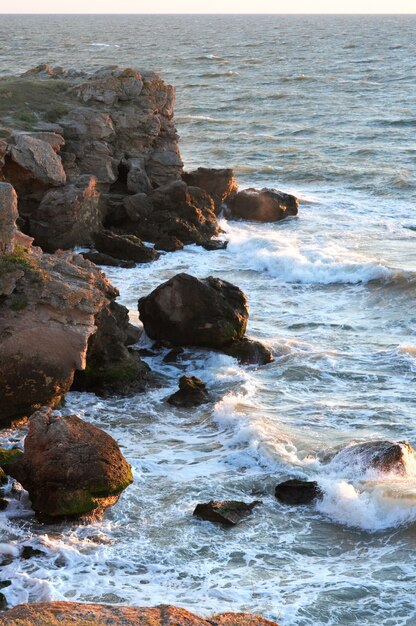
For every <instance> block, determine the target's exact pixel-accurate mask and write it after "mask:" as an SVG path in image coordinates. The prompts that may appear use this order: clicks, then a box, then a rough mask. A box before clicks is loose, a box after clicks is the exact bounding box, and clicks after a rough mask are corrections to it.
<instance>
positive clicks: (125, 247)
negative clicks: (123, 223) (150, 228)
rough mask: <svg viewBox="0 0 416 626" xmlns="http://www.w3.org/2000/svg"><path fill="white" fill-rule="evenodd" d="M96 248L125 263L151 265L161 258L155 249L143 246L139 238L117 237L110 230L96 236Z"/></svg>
mask: <svg viewBox="0 0 416 626" xmlns="http://www.w3.org/2000/svg"><path fill="white" fill-rule="evenodd" d="M95 247H96V249H97V250H98V252H101V253H102V254H108V255H109V256H111V257H113V258H115V259H121V260H123V261H134V262H135V263H150V262H151V261H155V260H156V259H158V258H159V253H158V252H156V250H154V249H153V248H149V247H148V246H145V245H143V243H142V242H141V241H140V239H138V237H135V236H134V235H117V234H116V233H112V232H111V231H108V230H105V231H103V232H101V233H98V234H97V235H96V236H95Z"/></svg>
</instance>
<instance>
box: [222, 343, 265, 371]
mask: <svg viewBox="0 0 416 626" xmlns="http://www.w3.org/2000/svg"><path fill="white" fill-rule="evenodd" d="M224 352H225V354H228V355H229V356H232V357H234V358H236V359H238V360H239V361H240V363H242V364H243V365H266V364H267V363H270V361H273V355H272V352H271V350H270V348H268V347H267V346H265V345H264V343H261V341H256V340H255V339H250V338H249V337H243V338H242V339H239V340H238V341H234V342H233V343H232V344H231V346H228V347H226V348H224Z"/></svg>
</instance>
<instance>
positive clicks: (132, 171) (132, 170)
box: [127, 157, 152, 194]
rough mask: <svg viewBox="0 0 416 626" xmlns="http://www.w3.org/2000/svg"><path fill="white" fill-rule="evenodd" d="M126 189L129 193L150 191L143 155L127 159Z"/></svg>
mask: <svg viewBox="0 0 416 626" xmlns="http://www.w3.org/2000/svg"><path fill="white" fill-rule="evenodd" d="M127 169H128V174H127V189H128V190H129V191H130V192H131V193H134V194H136V193H146V194H147V193H150V192H151V190H152V185H151V183H150V180H149V178H148V176H147V174H146V168H145V163H144V157H141V158H140V157H135V158H133V159H128V161H127Z"/></svg>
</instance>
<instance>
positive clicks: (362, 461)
mask: <svg viewBox="0 0 416 626" xmlns="http://www.w3.org/2000/svg"><path fill="white" fill-rule="evenodd" d="M415 461H416V453H415V451H414V449H413V448H412V446H411V445H410V444H409V442H408V441H400V442H392V441H367V442H365V443H357V444H354V445H352V446H348V447H347V448H344V450H341V451H340V452H338V453H337V454H336V455H335V456H334V457H333V459H332V461H331V463H333V464H336V465H341V466H344V467H345V468H351V467H356V468H357V469H359V470H360V471H362V472H365V471H367V470H377V471H378V472H383V473H390V472H392V473H395V474H402V475H404V474H406V473H407V471H408V465H409V463H411V464H413V463H415Z"/></svg>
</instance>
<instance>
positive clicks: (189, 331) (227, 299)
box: [139, 274, 248, 349]
mask: <svg viewBox="0 0 416 626" xmlns="http://www.w3.org/2000/svg"><path fill="white" fill-rule="evenodd" d="M139 313H140V319H141V321H142V322H143V326H144V329H145V331H146V333H147V335H148V336H149V337H150V338H151V339H157V340H162V341H169V342H171V343H172V344H173V345H175V346H186V345H189V346H205V347H208V348H219V349H221V348H223V347H224V346H227V345H230V344H231V343H232V342H233V341H236V340H238V339H241V338H242V337H243V335H244V332H245V329H246V325H247V320H248V306H247V298H246V296H245V295H244V293H243V292H242V291H241V290H240V289H239V288H238V287H235V286H234V285H232V284H231V283H228V282H225V281H222V280H220V279H219V278H214V277H212V276H210V277H208V278H206V279H204V280H199V279H198V278H195V277H193V276H190V275H189V274H177V275H176V276H174V277H173V278H171V279H170V280H168V281H167V282H165V283H163V284H162V285H159V287H157V288H156V289H155V290H154V291H152V293H150V294H149V295H148V296H146V297H144V298H141V299H140V300H139Z"/></svg>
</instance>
